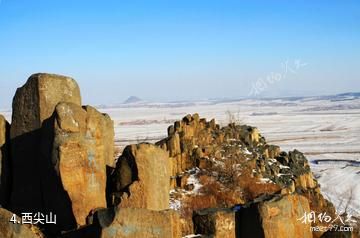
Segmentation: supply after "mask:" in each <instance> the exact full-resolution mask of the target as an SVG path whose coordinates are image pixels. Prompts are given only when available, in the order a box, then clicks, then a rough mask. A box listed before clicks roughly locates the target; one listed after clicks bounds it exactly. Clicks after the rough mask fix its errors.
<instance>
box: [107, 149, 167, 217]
mask: <svg viewBox="0 0 360 238" xmlns="http://www.w3.org/2000/svg"><path fill="white" fill-rule="evenodd" d="M112 182H113V185H112V187H113V188H112V190H113V192H114V195H115V196H116V197H117V199H116V200H117V201H115V204H118V203H120V204H119V205H118V206H119V207H133V208H146V209H150V210H164V209H168V208H169V191H170V161H169V157H168V154H167V152H166V151H164V150H162V149H160V148H158V147H157V146H155V145H152V144H145V143H143V144H137V145H130V146H127V147H126V148H125V149H124V152H123V154H122V155H121V156H120V158H119V159H118V161H117V164H116V169H115V171H114V173H113V176H112Z"/></svg>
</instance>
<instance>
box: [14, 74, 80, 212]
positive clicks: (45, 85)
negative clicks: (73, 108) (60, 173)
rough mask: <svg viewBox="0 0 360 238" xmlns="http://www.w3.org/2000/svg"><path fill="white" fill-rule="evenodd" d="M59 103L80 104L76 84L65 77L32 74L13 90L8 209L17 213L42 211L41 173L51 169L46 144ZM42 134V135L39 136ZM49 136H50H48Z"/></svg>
mask: <svg viewBox="0 0 360 238" xmlns="http://www.w3.org/2000/svg"><path fill="white" fill-rule="evenodd" d="M59 102H72V103H75V104H77V105H81V98H80V90H79V87H78V85H77V83H76V82H75V81H74V80H73V79H71V78H68V77H64V76H59V75H51V74H34V75H32V76H31V77H30V78H29V79H28V81H27V82H26V84H25V85H24V86H22V87H21V88H18V89H17V90H16V94H15V96H14V99H13V112H12V122H11V130H10V137H11V155H12V172H13V176H12V193H11V208H12V209H13V210H14V211H16V212H36V211H42V210H43V208H44V204H42V201H43V195H42V190H43V188H42V187H43V186H44V184H43V181H44V180H45V179H46V176H44V174H43V172H44V170H46V169H48V167H50V164H48V163H50V161H46V160H48V158H46V157H48V154H47V153H48V152H47V150H48V148H41V143H42V141H43V142H44V143H46V144H48V143H49V142H48V141H47V140H48V139H51V138H46V140H45V138H44V139H43V138H42V135H45V136H48V134H49V133H51V132H49V131H47V130H48V128H45V127H44V125H45V124H47V122H48V121H49V120H50V117H51V116H52V114H53V112H54V109H55V106H56V105H57V104H58V103H59ZM42 132H43V133H42ZM49 137H50V136H49ZM44 150H45V151H44Z"/></svg>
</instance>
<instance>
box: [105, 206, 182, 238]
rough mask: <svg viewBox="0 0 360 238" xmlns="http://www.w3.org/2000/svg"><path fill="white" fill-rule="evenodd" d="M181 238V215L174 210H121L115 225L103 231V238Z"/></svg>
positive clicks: (118, 212)
mask: <svg viewBox="0 0 360 238" xmlns="http://www.w3.org/2000/svg"><path fill="white" fill-rule="evenodd" d="M116 237H122V238H140V237H141V238H142V237H146V238H159V237H164V238H165V237H166V238H179V237H181V233H180V221H179V215H178V214H177V213H176V212H175V211H173V210H164V211H152V210H147V209H141V208H120V209H119V210H118V211H117V213H116V215H115V219H114V221H113V223H112V224H111V225H110V226H109V227H107V228H105V229H103V230H102V235H101V238H116Z"/></svg>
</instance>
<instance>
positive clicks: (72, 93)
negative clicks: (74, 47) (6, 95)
mask: <svg viewBox="0 0 360 238" xmlns="http://www.w3.org/2000/svg"><path fill="white" fill-rule="evenodd" d="M59 102H72V103H75V104H77V105H81V97H80V89H79V86H78V85H77V83H76V81H75V80H74V79H72V78H69V77H66V76H61V75H55V74H43V73H39V74H34V75H31V76H30V78H29V79H28V80H27V82H26V83H25V85H24V86H22V87H21V88H18V89H17V90H16V94H15V97H14V99H13V105H12V106H13V113H12V122H11V123H12V125H11V138H15V137H17V136H21V135H24V134H26V133H28V132H32V131H34V130H36V129H39V128H40V127H41V125H42V122H43V121H44V120H46V119H48V118H49V117H50V116H51V115H52V114H53V112H54V109H55V106H56V105H57V104H58V103H59Z"/></svg>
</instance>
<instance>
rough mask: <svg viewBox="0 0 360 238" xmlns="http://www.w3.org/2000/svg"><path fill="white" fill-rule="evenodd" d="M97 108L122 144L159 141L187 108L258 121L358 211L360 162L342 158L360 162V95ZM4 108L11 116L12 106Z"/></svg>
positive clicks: (334, 197)
mask: <svg viewBox="0 0 360 238" xmlns="http://www.w3.org/2000/svg"><path fill="white" fill-rule="evenodd" d="M99 110H100V111H102V112H104V113H108V114H109V115H110V116H111V117H112V119H113V120H114V124H115V137H116V145H117V146H119V147H123V146H125V145H127V144H131V143H137V142H141V141H149V142H155V141H157V140H159V139H161V138H163V137H165V136H166V134H167V127H168V126H169V125H170V124H172V123H173V122H174V121H175V120H179V119H181V118H182V117H183V116H185V115H186V114H193V113H199V115H200V116H201V117H205V118H208V119H210V118H215V119H216V120H217V122H218V123H220V124H221V125H225V124H227V123H228V122H229V120H232V121H234V120H235V121H236V122H239V123H243V124H249V125H252V126H256V127H258V128H259V130H260V132H261V133H262V135H263V136H265V138H266V139H267V141H268V142H269V143H271V144H276V145H279V146H281V148H282V150H285V151H289V150H293V149H298V150H300V151H302V152H304V153H305V155H306V156H307V158H308V159H309V160H310V161H313V162H311V166H312V170H313V172H314V174H315V176H316V177H317V178H318V181H319V182H320V184H321V189H322V191H323V193H324V194H325V196H326V197H328V198H329V199H330V200H331V201H332V202H333V203H334V204H335V206H336V207H338V208H339V209H343V207H344V206H345V205H346V204H347V201H348V200H349V199H348V198H349V197H351V198H352V199H351V202H350V205H349V208H348V209H350V211H352V213H356V214H357V215H359V214H360V185H359V184H360V183H359V182H358V181H360V167H359V163H350V162H346V161H343V160H349V161H359V162H360V99H359V98H358V97H357V98H356V97H355V98H351V97H350V98H341V99H340V100H339V99H338V98H332V97H329V98H318V97H313V98H298V99H294V98H293V99H271V100H255V99H247V100H237V101H236V100H235V101H221V100H219V101H202V102H196V103H194V102H191V103H159V104H157V103H143V104H135V105H133V106H131V105H124V106H117V107H114V108H101V109H99ZM2 114H4V115H5V116H6V117H7V118H9V117H10V112H5V113H2ZM319 160H320V162H319V163H315V161H319ZM321 160H325V161H323V162H321ZM339 160H341V161H339Z"/></svg>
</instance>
